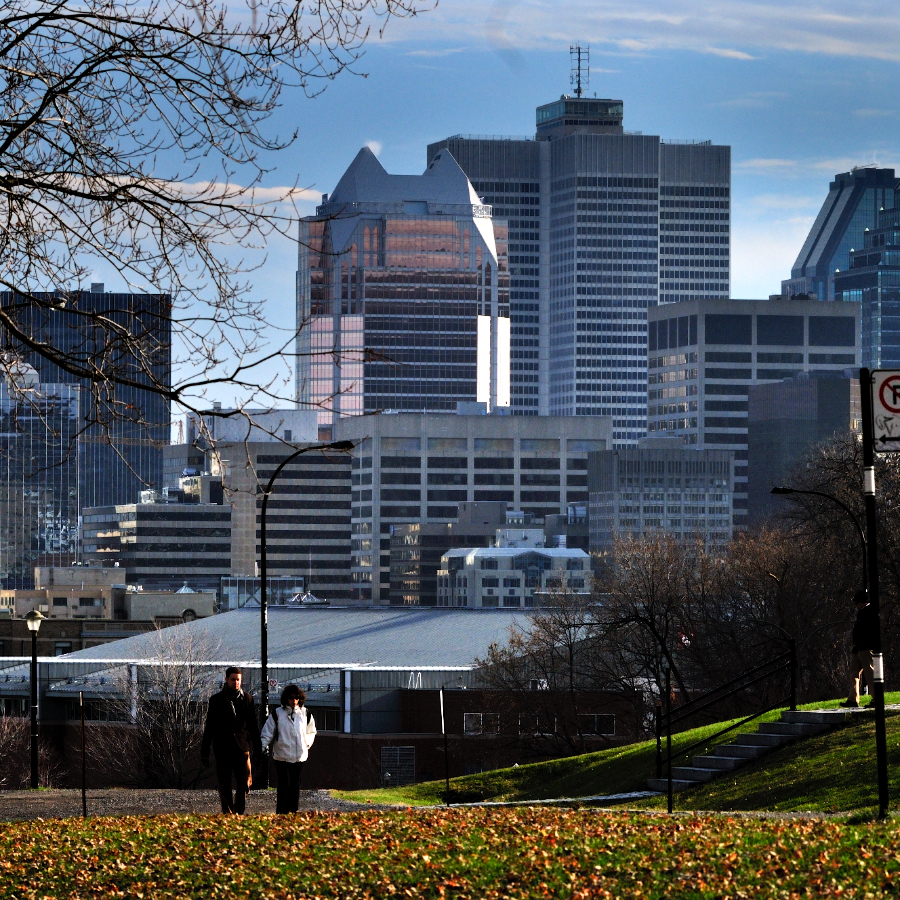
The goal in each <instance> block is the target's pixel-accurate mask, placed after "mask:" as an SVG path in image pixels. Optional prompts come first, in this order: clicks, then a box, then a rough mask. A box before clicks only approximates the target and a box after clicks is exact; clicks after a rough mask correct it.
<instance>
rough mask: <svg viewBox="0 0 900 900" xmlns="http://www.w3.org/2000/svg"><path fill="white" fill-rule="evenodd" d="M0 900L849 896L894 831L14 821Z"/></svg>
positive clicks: (634, 818)
mask: <svg viewBox="0 0 900 900" xmlns="http://www.w3.org/2000/svg"><path fill="white" fill-rule="evenodd" d="M0 873H2V875H0V900H7V898H8V900H47V898H71V900H75V898H78V900H81V898H89V897H97V898H128V900H144V898H153V900H168V898H216V897H221V898H254V900H256V898H259V900H262V898H266V900H269V898H272V900H289V898H290V900H293V898H297V900H299V898H342V900H343V898H347V900H350V898H388V897H398V898H401V897H402V898H406V897H428V898H432V897H433V898H451V897H452V898H459V900H501V898H503V900H516V898H534V897H568V898H620V897H648V898H655V897H692V898H715V897H751V896H752V897H754V898H755V900H758V898H766V897H798V896H800V895H803V896H814V897H831V896H838V895H841V894H844V893H845V894H846V895H847V896H854V897H885V896H896V895H897V892H898V891H900V874H898V873H900V825H898V823H895V822H892V823H887V824H884V823H868V824H857V825H848V824H841V823H838V822H835V821H824V820H789V821H784V820H748V819H743V820H735V819H728V818H720V817H705V818H704V817H697V816H683V817H668V816H664V815H657V814H641V813H615V812H605V811H603V812H598V811H588V810H580V811H575V810H559V809H534V808H531V809H526V808H516V809H500V810H498V809H491V810H484V809H463V810H428V811H413V812H390V813H387V814H385V813H376V812H375V811H372V812H368V813H358V814H351V815H342V816H339V815H328V814H300V815H295V816H277V817H276V816H259V817H247V818H236V817H227V818H226V817H220V816H190V817H177V816H159V817H156V818H148V819H139V818H123V819H118V820H115V819H88V820H86V821H82V820H79V819H63V820H52V821H47V822H40V821H38V822H28V823H24V822H23V823H14V824H7V825H5V826H4V829H3V832H2V835H0Z"/></svg>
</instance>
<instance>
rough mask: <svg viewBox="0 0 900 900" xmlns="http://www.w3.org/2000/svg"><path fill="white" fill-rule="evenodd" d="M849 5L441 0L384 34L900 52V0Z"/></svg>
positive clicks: (621, 46) (791, 0)
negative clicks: (897, 1)
mask: <svg viewBox="0 0 900 900" xmlns="http://www.w3.org/2000/svg"><path fill="white" fill-rule="evenodd" d="M848 9H849V0H818V2H816V3H815V4H810V3H809V2H808V0H779V2H775V0H715V2H714V0H642V2H641V3H640V4H638V3H630V4H623V3H622V2H621V0H560V2H555V0H497V2H495V3H494V4H493V5H486V4H484V3H483V0H478V2H476V0H442V2H441V4H440V5H439V6H438V7H437V9H434V10H430V11H429V12H428V13H427V15H423V16H417V17H416V18H415V20H414V21H411V22H399V23H396V25H397V27H394V28H393V30H392V31H391V32H390V34H389V35H388V39H389V40H393V41H397V40H400V41H404V40H416V41H419V42H421V41H422V40H423V39H424V40H430V39H436V40H435V43H437V44H438V45H440V44H441V43H442V42H443V43H450V42H452V44H453V46H454V47H455V46H458V45H459V43H460V39H461V38H462V37H463V36H466V37H468V38H469V39H470V41H472V42H476V41H477V42H480V41H483V42H485V43H487V44H488V46H491V47H493V46H494V44H495V43H497V42H498V41H499V44H500V45H501V46H502V49H505V50H515V51H518V52H524V51H527V50H530V49H542V48H559V47H560V46H561V45H562V46H565V45H567V44H569V43H571V41H572V36H573V35H577V39H578V40H580V41H582V42H584V43H586V44H590V45H591V48H592V49H593V50H596V51H597V52H598V53H602V52H610V51H620V52H621V51H625V52H629V53H653V52H658V51H666V50H681V51H690V52H696V53H698V54H715V55H718V56H722V57H725V58H728V59H733V60H735V62H737V63H742V62H749V61H751V60H753V59H756V58H758V57H760V56H762V55H765V54H766V53H769V52H784V51H786V52H791V53H808V54H817V55H824V56H832V57H858V58H863V59H878V60H887V61H890V62H900V7H895V6H893V5H892V4H883V3H876V2H874V0H858V2H856V3H854V5H853V8H852V14H851V13H849V12H848ZM498 24H502V27H501V28H499V29H498V27H497V26H498Z"/></svg>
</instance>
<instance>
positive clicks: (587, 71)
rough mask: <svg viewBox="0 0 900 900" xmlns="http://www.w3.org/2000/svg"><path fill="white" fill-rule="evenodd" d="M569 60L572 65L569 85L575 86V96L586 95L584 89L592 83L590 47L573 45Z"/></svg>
mask: <svg viewBox="0 0 900 900" xmlns="http://www.w3.org/2000/svg"><path fill="white" fill-rule="evenodd" d="M569 60H570V61H571V64H572V74H571V75H569V84H572V85H574V86H575V96H576V97H580V96H581V95H582V94H583V93H584V89H585V88H586V87H587V86H588V85H589V84H590V83H591V48H590V46H589V45H588V46H584V47H582V46H581V44H573V45H572V46H570V47H569Z"/></svg>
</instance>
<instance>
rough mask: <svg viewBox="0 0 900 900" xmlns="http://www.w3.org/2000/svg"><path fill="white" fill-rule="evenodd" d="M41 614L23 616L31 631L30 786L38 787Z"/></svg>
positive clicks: (35, 612) (32, 613)
mask: <svg viewBox="0 0 900 900" xmlns="http://www.w3.org/2000/svg"><path fill="white" fill-rule="evenodd" d="M45 618H46V616H42V615H41V613H40V610H37V609H33V610H31V612H30V613H28V615H27V616H25V624H26V625H27V626H28V630H29V631H30V632H31V788H32V790H37V787H38V781H39V779H38V664H37V636H38V631H40V630H41V622H43V621H44V619H45Z"/></svg>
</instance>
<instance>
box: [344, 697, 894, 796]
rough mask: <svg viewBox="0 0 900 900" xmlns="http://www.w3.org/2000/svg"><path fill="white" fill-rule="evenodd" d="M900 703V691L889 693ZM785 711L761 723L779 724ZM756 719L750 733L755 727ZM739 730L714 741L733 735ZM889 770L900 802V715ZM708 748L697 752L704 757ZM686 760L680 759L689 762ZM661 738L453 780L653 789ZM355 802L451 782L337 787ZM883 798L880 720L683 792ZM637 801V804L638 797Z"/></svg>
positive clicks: (473, 791)
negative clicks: (878, 754) (376, 787)
mask: <svg viewBox="0 0 900 900" xmlns="http://www.w3.org/2000/svg"><path fill="white" fill-rule="evenodd" d="M886 700H887V702H888V703H900V692H897V693H892V694H888V695H887V697H886ZM839 702H840V701H839V700H832V701H828V702H825V703H815V704H808V705H807V706H805V707H800V708H801V709H804V708H806V709H823V708H834V707H836V706H837V705H838V703H839ZM780 715H781V714H780V712H773V713H769V714H767V715H766V716H763V717H762V719H760V720H758V721H775V720H777V719H779V718H780ZM725 724H727V723H722V724H718V725H710V726H707V727H705V728H697V729H693V730H691V731H687V732H684V733H683V734H681V735H677V736H674V737H673V740H672V746H673V748H674V749H675V750H677V749H678V747H687V746H689V745H691V744H693V743H694V742H695V741H698V740H701V739H703V738H704V737H706V736H709V735H713V734H715V733H716V732H718V731H720V730H721V728H722V727H724V725H725ZM756 724H757V723H751V724H750V725H748V726H746V727H745V728H744V729H741V730H743V731H755V730H756ZM733 737H734V735H733V734H730V735H726V736H725V737H723V738H720V739H719V740H717V741H714V742H712V743H711V744H710V745H709V746H710V748H711V747H712V746H713V745H714V744H717V743H721V742H724V741H728V740H732V739H733ZM887 737H888V767H889V776H890V777H891V779H892V780H891V796H892V797H894V798H895V805H900V803H898V802H897V801H900V718H891V717H889V718H888V720H887ZM702 752H703V749H702V748H701V749H698V750H696V751H694V753H693V754H692V755H700V754H701V753H702ZM681 763H682V760H676V764H681ZM655 766H656V742H655V741H644V742H642V743H639V744H629V745H627V746H625V747H617V748H614V749H610V750H602V751H600V752H598V753H588V754H585V755H583V756H575V757H568V758H566V759H559V760H553V761H550V762H544V763H534V764H531V765H525V766H518V767H516V768H511V769H498V770H496V771H493V772H484V773H481V774H478V775H467V776H465V777H462V778H452V779H451V780H450V787H451V790H452V791H454V792H455V793H456V795H457V797H458V798H459V799H460V800H461V801H466V800H542V799H551V798H556V797H586V796H592V795H603V794H616V793H624V792H629V791H639V790H646V787H647V778H648V777H650V776H651V775H652V774H655ZM334 793H335V794H336V795H337V796H341V797H346V798H347V799H351V800H358V801H363V802H365V801H369V800H370V801H372V802H373V803H402V804H408V805H410V806H416V805H426V806H427V805H439V804H441V803H443V801H444V782H443V781H430V782H425V783H423V784H417V785H411V786H409V787H405V788H390V789H383V790H367V791H352V792H338V791H335V792H334ZM876 803H877V787H876V776H875V737H874V724H873V723H872V722H871V720H866V721H865V724H858V725H849V726H846V727H844V728H842V729H839V730H837V731H834V732H831V733H828V734H825V735H820V736H818V737H815V738H807V739H804V740H802V741H800V742H798V743H796V744H788V745H787V746H785V747H782V748H780V749H778V750H775V751H773V752H772V753H769V754H767V755H765V756H764V757H762V758H761V759H759V760H756V761H754V762H751V763H750V764H748V765H746V766H743V767H742V768H740V769H738V770H736V771H735V772H733V773H729V774H728V775H726V776H724V777H722V778H719V779H717V780H716V781H715V782H713V783H711V784H709V785H704V786H702V787H698V788H694V789H692V790H690V791H686V792H682V793H679V794H676V797H675V806H676V808H681V809H710V810H765V809H778V810H808V809H817V810H823V811H850V810H855V809H860V808H866V807H871V806H873V805H874V804H876ZM628 805H629V806H633V805H636V804H635V803H634V801H630V802H629V803H628ZM637 805H639V806H650V807H653V806H657V807H658V806H660V805H663V806H664V805H665V801H664V799H663V800H646V801H640V802H639V803H638V804H637Z"/></svg>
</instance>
